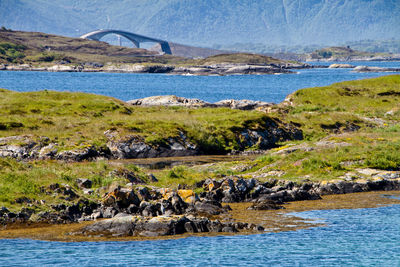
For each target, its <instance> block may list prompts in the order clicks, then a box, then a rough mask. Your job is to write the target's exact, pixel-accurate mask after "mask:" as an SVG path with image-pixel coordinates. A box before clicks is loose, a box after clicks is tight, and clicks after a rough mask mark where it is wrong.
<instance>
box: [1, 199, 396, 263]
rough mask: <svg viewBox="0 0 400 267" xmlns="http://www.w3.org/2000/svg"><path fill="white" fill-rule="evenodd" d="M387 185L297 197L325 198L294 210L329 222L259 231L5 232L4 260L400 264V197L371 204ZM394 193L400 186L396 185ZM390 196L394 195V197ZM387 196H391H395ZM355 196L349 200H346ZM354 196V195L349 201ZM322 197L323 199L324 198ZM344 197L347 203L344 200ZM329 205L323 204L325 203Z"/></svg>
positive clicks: (298, 206)
mask: <svg viewBox="0 0 400 267" xmlns="http://www.w3.org/2000/svg"><path fill="white" fill-rule="evenodd" d="M385 194H386V193H385V192H375V193H361V194H349V195H340V196H337V197H336V196H327V200H328V201H320V202H318V201H317V202H313V201H307V203H305V205H302V203H300V202H297V203H293V204H290V205H294V207H292V208H290V206H288V209H290V210H292V209H293V210H299V211H301V210H306V209H307V208H309V207H307V206H308V205H312V203H315V205H316V206H315V207H317V206H319V205H321V203H325V204H323V205H325V206H323V207H322V208H328V209H326V210H313V211H303V212H295V213H290V215H291V216H296V217H300V218H303V219H304V220H306V221H310V222H314V223H315V222H318V223H321V222H322V223H323V224H324V225H323V226H320V225H319V226H318V227H311V228H306V229H300V230H296V231H284V232H278V233H273V232H270V233H264V234H257V235H237V236H211V237H199V236H196V237H187V238H183V239H170V240H156V241H134V242H132V241H123V242H70V243H65V242H48V241H35V240H27V239H8V240H0V247H1V248H2V249H1V250H0V260H1V262H2V264H4V265H7V266H21V265H30V266H43V265H52V266H65V265H67V264H70V265H74V266H75V265H82V266H117V265H137V266H154V265H162V266H176V265H185V266H187V265H194V266H204V265H206V266H209V265H211V266H232V265H235V266H237V265H240V266H244V265H249V266H266V265H279V266H310V265H317V266H335V265H336V266H343V265H346V266H366V265H367V266H371V265H376V266H398V265H399V264H400V254H399V253H398V251H399V250H400V243H399V242H398V240H399V238H400V231H399V230H400V226H399V225H400V217H399V216H398V214H399V213H400V205H399V204H395V205H389V206H382V207H379V206H378V207H374V208H358V209H329V208H333V207H335V205H336V207H341V208H346V207H351V205H353V204H351V203H354V202H356V201H355V200H357V199H359V200H360V203H364V204H362V205H361V206H360V207H362V206H364V207H368V206H369V205H370V204H368V203H370V202H371V201H372V200H376V197H377V196H381V195H385ZM389 196H390V198H391V199H393V198H395V199H398V198H399V193H398V192H396V193H389ZM390 198H388V199H390ZM388 199H386V200H383V201H382V203H386V204H388V203H389V202H388V201H389V200H388ZM344 200H347V201H344ZM349 200H350V201H349ZM318 203H319V204H318ZM343 205H344V206H343ZM320 208H321V207H320Z"/></svg>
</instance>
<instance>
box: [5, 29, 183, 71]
mask: <svg viewBox="0 0 400 267" xmlns="http://www.w3.org/2000/svg"><path fill="white" fill-rule="evenodd" d="M177 60H179V61H181V60H182V59H181V58H177V57H174V56H170V55H163V56H160V55H159V53H158V52H155V51H149V50H145V49H140V48H128V47H121V46H114V45H109V44H107V43H105V42H99V41H92V40H86V39H80V38H70V37H65V36H59V35H52V34H46V33H41V32H22V31H9V30H0V63H10V62H12V63H23V62H24V63H29V62H52V61H64V62H66V63H71V62H75V63H80V62H103V63H105V62H121V63H139V62H155V63H167V62H174V61H177Z"/></svg>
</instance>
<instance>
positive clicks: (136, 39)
mask: <svg viewBox="0 0 400 267" xmlns="http://www.w3.org/2000/svg"><path fill="white" fill-rule="evenodd" d="M107 34H117V35H120V36H123V37H125V38H126V39H128V40H130V41H131V42H132V43H134V44H135V46H136V47H138V48H139V47H140V43H143V42H152V43H159V44H160V45H161V50H162V51H163V52H164V53H165V54H170V55H171V54H172V52H171V47H170V46H169V44H168V42H167V41H164V40H160V39H155V38H151V37H147V36H143V35H139V34H136V33H132V32H125V31H119V30H97V31H93V32H89V33H86V34H84V35H82V36H81V37H80V38H83V39H91V40H96V41H99V40H100V39H101V38H103V37H104V36H105V35H107Z"/></svg>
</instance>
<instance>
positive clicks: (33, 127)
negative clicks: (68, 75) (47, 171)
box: [0, 89, 279, 153]
mask: <svg viewBox="0 0 400 267" xmlns="http://www.w3.org/2000/svg"><path fill="white" fill-rule="evenodd" d="M268 122H276V123H279V121H277V120H274V119H271V118H270V117H268V116H267V115H265V114H262V113H260V112H256V111H241V110H232V109H229V108H217V109H214V108H202V109H190V108H183V107H182V108H181V107H133V106H129V105H128V104H126V103H124V102H122V101H119V100H117V99H114V98H111V97H106V96H98V95H92V94H85V93H66V92H53V91H47V90H45V91H39V92H28V93H19V92H13V91H8V90H4V89H2V90H0V137H5V136H12V135H33V137H34V138H36V139H38V138H40V137H42V136H46V137H49V138H50V142H54V143H58V145H59V148H61V149H73V148H83V147H86V146H97V147H103V146H104V145H105V143H106V141H107V140H106V137H105V135H104V132H105V131H107V130H114V131H117V132H118V134H119V137H120V138H124V137H125V136H127V135H135V136H139V137H141V138H143V139H144V140H145V141H146V142H147V143H149V144H152V145H154V146H157V145H162V144H164V143H165V142H166V140H167V139H168V138H170V137H178V136H179V135H180V133H184V134H185V135H186V136H187V137H188V138H189V140H190V141H192V142H194V143H195V144H197V145H198V146H199V147H200V148H201V149H202V150H203V151H204V152H207V153H211V152H214V153H223V152H226V151H229V150H232V149H238V148H239V144H238V140H237V134H238V133H239V132H240V131H241V129H244V128H249V129H264V128H265V127H266V126H265V125H266V124H267V123H268Z"/></svg>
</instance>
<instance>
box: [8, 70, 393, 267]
mask: <svg viewBox="0 0 400 267" xmlns="http://www.w3.org/2000/svg"><path fill="white" fill-rule="evenodd" d="M323 64H327V63H323ZM353 64H354V65H370V66H383V67H400V62H362V63H360V62H357V63H353ZM382 75H387V73H367V74H359V73H352V72H350V70H349V69H311V70H300V71H299V72H298V74H292V75H258V76H257V75H248V76H247V75H244V76H224V77H217V76H216V77H207V76H171V75H161V74H160V75H159V74H119V73H50V72H9V71H0V87H2V88H7V89H11V90H17V91H36V90H43V89H51V90H58V91H82V92H90V93H96V94H103V95H108V96H113V97H116V98H119V99H122V100H129V99H135V98H141V97H147V96H153V95H166V94H175V95H178V96H184V97H190V98H200V99H203V100H206V101H211V102H213V101H218V100H221V99H230V98H233V99H253V100H263V101H269V102H280V101H282V100H283V99H284V98H285V96H286V95H287V94H289V93H292V92H293V91H295V90H297V89H300V88H304V87H312V86H323V85H329V84H331V83H333V82H339V81H344V80H352V79H362V78H368V77H378V76H382ZM399 214H400V206H399V205H394V206H389V207H381V208H374V209H356V210H326V211H310V212H303V213H300V216H303V217H306V218H319V219H322V220H324V221H325V222H326V224H327V226H326V227H316V228H311V229H307V230H299V231H293V232H282V233H267V234H260V235H250V236H231V237H226V236H225V237H224V236H221V237H192V238H186V239H179V240H164V241H137V242H75V243H60V242H45V241H34V240H22V239H16V240H0V266H44V265H47V266H66V265H70V266H78V265H79V266H112V265H114V266H120V265H137V266H155V265H163V266H164V265H169V266H176V265H180V266H188V265H189V266H192V265H193V266H232V265H235V266H237V265H239V266H268V265H278V266H334V265H337V266H400V216H399ZM297 215H299V214H297Z"/></svg>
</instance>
